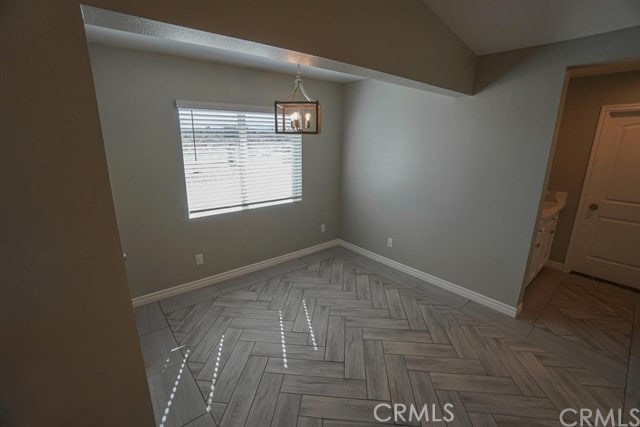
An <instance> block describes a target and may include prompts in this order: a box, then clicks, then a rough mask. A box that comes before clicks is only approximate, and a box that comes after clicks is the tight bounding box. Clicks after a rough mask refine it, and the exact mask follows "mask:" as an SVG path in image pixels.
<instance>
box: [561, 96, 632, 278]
mask: <svg viewBox="0 0 640 427" xmlns="http://www.w3.org/2000/svg"><path fill="white" fill-rule="evenodd" d="M635 111H637V112H640V103H634V104H611V105H603V106H602V108H601V109H600V118H599V119H598V126H597V128H596V133H595V135H594V137H593V142H592V143H591V154H590V155H589V163H588V165H587V172H586V173H585V175H584V180H583V181H582V191H581V192H580V201H579V202H578V209H577V211H576V216H575V219H574V221H573V227H572V229H571V237H570V238H569V246H568V247H567V254H566V256H565V260H564V267H563V269H562V271H564V272H565V273H570V272H571V271H572V267H573V264H574V262H575V256H576V241H577V237H578V234H579V229H580V215H581V213H582V210H583V209H584V206H585V204H586V203H587V200H586V196H587V186H588V184H589V180H590V179H591V174H592V172H593V167H594V164H595V161H596V156H597V154H598V149H599V147H600V141H601V139H602V138H601V137H602V131H603V130H604V124H605V123H606V121H607V119H608V117H609V115H610V114H611V113H626V112H635Z"/></svg>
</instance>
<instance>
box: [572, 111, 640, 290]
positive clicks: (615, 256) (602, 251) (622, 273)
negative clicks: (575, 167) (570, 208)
mask: <svg viewBox="0 0 640 427" xmlns="http://www.w3.org/2000/svg"><path fill="white" fill-rule="evenodd" d="M574 239H575V242H574V251H575V252H574V256H573V257H572V258H573V263H572V266H571V267H572V270H574V271H578V272H581V273H586V274H589V275H591V276H595V277H599V278H601V279H606V280H610V281H612V282H616V283H621V284H624V285H628V286H633V287H636V288H640V105H637V106H605V107H604V108H603V110H602V115H601V117H600V124H599V126H598V131H597V133H596V139H595V143H594V147H593V152H592V155H591V161H590V164H589V170H588V171H587V176H586V179H585V188H584V189H583V193H582V199H581V203H580V207H579V211H578V214H577V216H576V228H575V231H574Z"/></svg>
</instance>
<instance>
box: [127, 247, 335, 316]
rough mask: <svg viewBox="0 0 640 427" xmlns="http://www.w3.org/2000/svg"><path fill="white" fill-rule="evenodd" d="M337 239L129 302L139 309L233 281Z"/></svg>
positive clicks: (309, 252) (318, 248) (317, 250)
mask: <svg viewBox="0 0 640 427" xmlns="http://www.w3.org/2000/svg"><path fill="white" fill-rule="evenodd" d="M338 243H339V241H338V239H335V240H329V241H328V242H324V243H320V244H319V245H315V246H311V247H308V248H304V249H300V250H298V251H294V252H289V253H288V254H284V255H280V256H277V257H274V258H269V259H266V260H264V261H259V262H256V263H253V264H249V265H245V266H243V267H239V268H235V269H233V270H229V271H225V272H223V273H218V274H214V275H213V276H208V277H203V278H202V279H198V280H194V281H193V282H188V283H183V284H181V285H177V286H173V287H171V288H167V289H163V290H161V291H157V292H152V293H150V294H146V295H142V296H139V297H135V298H133V299H132V300H131V303H132V304H133V306H134V307H140V306H141V305H145V304H149V303H152V302H155V301H159V300H161V299H165V298H169V297H172V296H175V295H179V294H183V293H185V292H189V291H193V290H195V289H200V288H204V287H205V286H210V285H214V284H216V283H220V282H222V281H225V280H229V279H233V278H235V277H239V276H243V275H245V274H249V273H253V272H254V271H258V270H262V269H264V268H267V267H273V266H274V265H278V264H282V263H283V262H286V261H291V260H292V259H296V258H300V257H303V256H306V255H310V254H312V253H315V252H319V251H321V250H323V249H327V248H331V247H333V246H337V245H338Z"/></svg>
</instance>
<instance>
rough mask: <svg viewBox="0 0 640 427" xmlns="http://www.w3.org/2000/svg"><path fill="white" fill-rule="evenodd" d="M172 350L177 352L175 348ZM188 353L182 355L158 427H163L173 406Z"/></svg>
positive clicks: (188, 351)
mask: <svg viewBox="0 0 640 427" xmlns="http://www.w3.org/2000/svg"><path fill="white" fill-rule="evenodd" d="M174 350H177V348H176V349H174ZM172 351H173V350H172ZM190 352H191V350H190V349H189V350H187V351H186V352H185V354H184V359H182V364H181V365H180V370H179V371H178V375H177V376H176V381H175V383H173V389H172V390H171V394H170V395H169V400H168V401H167V406H166V407H165V408H164V412H163V414H162V421H161V422H160V424H159V426H158V427H164V423H166V422H167V416H168V415H169V412H170V411H171V405H172V404H173V399H174V398H175V397H176V392H177V391H178V385H180V380H181V379H182V372H183V371H184V367H185V365H186V364H187V359H188V358H189V353H190ZM167 360H168V359H167Z"/></svg>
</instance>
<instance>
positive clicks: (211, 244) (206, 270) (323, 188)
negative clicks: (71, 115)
mask: <svg viewBox="0 0 640 427" xmlns="http://www.w3.org/2000/svg"><path fill="white" fill-rule="evenodd" d="M90 54H91V64H92V69H93V75H94V82H95V88H96V93H97V98H98V107H99V111H100V121H101V123H102V132H103V137H104V141H105V149H106V153H107V160H108V164H109V176H110V180H111V187H112V191H113V198H114V202H115V207H116V214H117V218H118V226H119V230H120V236H121V239H122V245H123V249H124V251H126V253H127V256H128V259H127V262H126V266H127V273H128V278H129V286H130V289H131V294H132V296H133V297H136V296H141V295H146V294H149V293H151V292H155V291H160V290H163V289H167V288H169V287H172V286H176V285H180V284H183V283H186V282H190V281H193V280H197V279H201V278H203V277H207V276H210V275H213V274H216V273H221V272H224V271H228V270H231V269H234V268H237V267H241V266H245V265H247V264H251V263H254V262H258V261H262V260H265V259H268V258H272V257H275V256H279V255H283V254H285V253H288V252H292V251H295V250H299V249H303V248H307V247H309V246H313V245H316V244H319V243H322V242H325V241H328V240H331V239H335V238H337V237H338V235H339V234H338V233H339V224H340V222H339V199H340V196H339V189H340V170H341V165H340V162H341V149H340V147H341V138H342V134H341V120H342V87H341V85H339V84H336V83H330V82H322V81H313V80H309V79H305V87H306V89H307V91H308V93H309V94H310V95H311V96H313V97H317V98H318V99H319V100H320V102H321V104H322V107H323V123H322V133H321V134H320V135H305V136H303V143H302V145H303V148H302V151H303V153H302V158H303V160H302V161H303V167H302V174H303V176H302V185H303V190H302V191H303V194H302V198H303V200H302V201H300V202H295V203H290V204H283V205H276V206H269V207H263V208H259V209H251V210H247V211H241V212H233V213H228V214H221V215H214V216H208V217H203V218H197V219H189V218H188V212H187V200H186V190H185V184H184V174H183V164H182V151H181V141H180V132H179V130H180V128H179V124H178V116H177V109H176V106H175V101H176V100H177V99H179V100H189V101H204V102H220V103H231V104H248V105H263V106H267V107H269V106H272V105H273V101H274V99H276V98H278V97H286V96H287V95H288V94H289V92H290V91H291V89H292V87H293V80H294V78H295V77H294V76H293V75H283V74H274V73H270V72H265V71H259V70H252V69H246V68H239V67H234V66H228V65H222V64H215V63H210V62H204V61H197V60H193V59H185V58H178V57H174V56H165V55H159V54H152V53H145V52H139V51H134V50H128V49H121V48H115V47H108V46H101V45H91V46H90ZM320 224H326V227H327V231H326V232H325V233H320ZM197 253H202V254H204V259H205V264H204V265H201V266H196V264H195V254H197Z"/></svg>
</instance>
